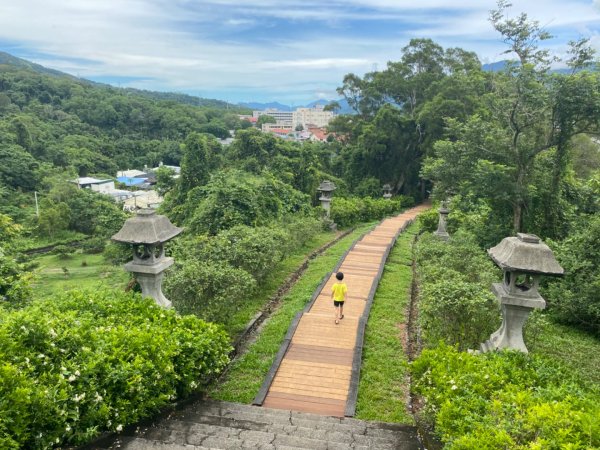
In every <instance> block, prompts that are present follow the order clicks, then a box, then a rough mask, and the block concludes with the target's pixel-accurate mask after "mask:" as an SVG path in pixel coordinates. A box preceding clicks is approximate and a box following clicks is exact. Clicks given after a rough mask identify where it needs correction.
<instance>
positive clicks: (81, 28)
mask: <svg viewBox="0 0 600 450" xmlns="http://www.w3.org/2000/svg"><path fill="white" fill-rule="evenodd" d="M494 7H495V1H488V0H454V1H452V2H450V1H447V0H446V1H444V0H411V1H405V0H343V1H342V0H319V1H315V0H279V1H275V0H79V1H76V0H4V1H3V2H2V3H0V50H2V51H6V52H8V53H11V54H13V55H15V56H18V57H21V58H25V59H28V60H31V61H34V62H37V63H39V64H42V65H44V66H47V67H51V68H53V69H58V70H62V71H64V72H67V73H70V74H73V75H76V76H80V77H82V78H87V79H91V80H96V81H101V82H105V83H110V84H114V85H115V86H122V87H128V86H130V87H136V88H141V89H151V90H159V91H172V92H185V93H189V94H193V95H199V96H202V97H207V98H217V99H221V100H226V101H230V102H233V103H236V102H238V101H280V102H282V103H287V104H290V105H294V104H295V105H300V104H305V103H308V102H310V101H313V100H317V99H320V98H326V99H334V98H336V97H337V94H336V93H335V88H336V87H338V86H339V85H340V84H341V82H342V78H343V76H344V75H345V74H347V73H350V72H353V73H356V74H359V75H363V74H364V73H366V72H369V71H372V70H373V69H383V68H385V66H386V64H387V62H388V61H396V60H398V59H400V57H401V49H402V47H404V46H405V45H406V44H407V43H408V41H409V40H410V39H411V38H414V37H428V38H431V39H433V40H434V41H436V42H438V43H439V44H441V45H443V46H444V47H462V48H464V49H465V50H471V51H475V52H476V53H477V54H478V55H479V57H480V59H481V60H482V62H493V61H497V60H500V59H503V58H505V55H502V52H503V51H504V50H505V46H504V44H503V43H502V42H501V41H500V38H499V35H498V34H497V33H496V32H495V31H494V30H493V29H492V27H491V25H490V23H489V21H488V16H489V10H490V9H493V8H494ZM520 12H525V13H527V14H528V15H529V17H530V18H531V19H535V20H537V21H539V23H540V24H541V25H542V26H543V27H544V28H545V29H546V30H547V31H549V32H550V33H551V34H553V35H554V36H555V38H554V39H552V40H550V41H547V42H546V43H545V46H547V47H548V48H549V49H550V50H551V51H552V52H554V53H555V54H557V55H559V56H560V55H561V54H562V53H564V51H565V49H566V43H567V41H569V40H570V39H576V38H578V37H589V38H591V42H592V44H593V46H594V47H595V48H596V49H597V50H598V51H599V53H600V0H513V8H512V9H511V15H517V14H518V13H520Z"/></svg>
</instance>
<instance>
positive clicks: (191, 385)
mask: <svg viewBox="0 0 600 450" xmlns="http://www.w3.org/2000/svg"><path fill="white" fill-rule="evenodd" d="M190 387H191V388H192V389H196V388H197V387H198V383H196V382H195V381H192V382H191V383H190Z"/></svg>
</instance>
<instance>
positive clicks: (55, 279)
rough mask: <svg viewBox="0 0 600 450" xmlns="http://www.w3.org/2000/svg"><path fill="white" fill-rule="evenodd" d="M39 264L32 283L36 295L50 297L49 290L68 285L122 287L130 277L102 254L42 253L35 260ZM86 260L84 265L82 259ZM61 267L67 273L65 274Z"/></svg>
mask: <svg viewBox="0 0 600 450" xmlns="http://www.w3.org/2000/svg"><path fill="white" fill-rule="evenodd" d="M34 261H35V262H37V263H38V264H39V267H38V268H37V269H36V270H35V274H36V281H35V283H34V288H35V293H36V297H49V296H51V295H52V294H54V293H56V292H60V291H65V290H70V289H75V288H77V289H86V288H97V287H109V288H114V289H123V288H124V287H125V286H126V285H127V281H128V280H129V274H128V273H127V272H125V270H124V269H123V268H122V267H115V266H111V265H108V264H106V263H105V262H104V257H103V256H102V255H101V254H99V255H87V254H81V253H76V254H74V255H72V256H71V257H70V258H68V259H60V258H58V256H55V255H44V256H40V257H38V258H35V260H34ZM84 261H85V262H86V264H87V265H86V266H83V265H82V263H83V262H84ZM63 267H66V268H67V270H68V274H67V275H65V273H64V271H63V269H62V268H63Z"/></svg>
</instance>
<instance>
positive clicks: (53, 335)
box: [50, 328, 58, 338]
mask: <svg viewBox="0 0 600 450" xmlns="http://www.w3.org/2000/svg"><path fill="white" fill-rule="evenodd" d="M50 336H52V337H53V338H55V337H56V336H58V334H56V331H54V328H50Z"/></svg>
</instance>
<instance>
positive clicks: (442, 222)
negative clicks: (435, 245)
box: [433, 200, 450, 241]
mask: <svg viewBox="0 0 600 450" xmlns="http://www.w3.org/2000/svg"><path fill="white" fill-rule="evenodd" d="M438 213H439V219H438V228H437V230H436V231H434V232H433V234H435V235H436V236H437V237H439V238H440V239H442V240H444V241H447V240H448V239H450V235H449V234H448V231H446V224H447V223H448V214H450V210H449V209H448V202H447V201H445V200H444V201H443V202H442V205H441V206H440V209H438Z"/></svg>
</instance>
